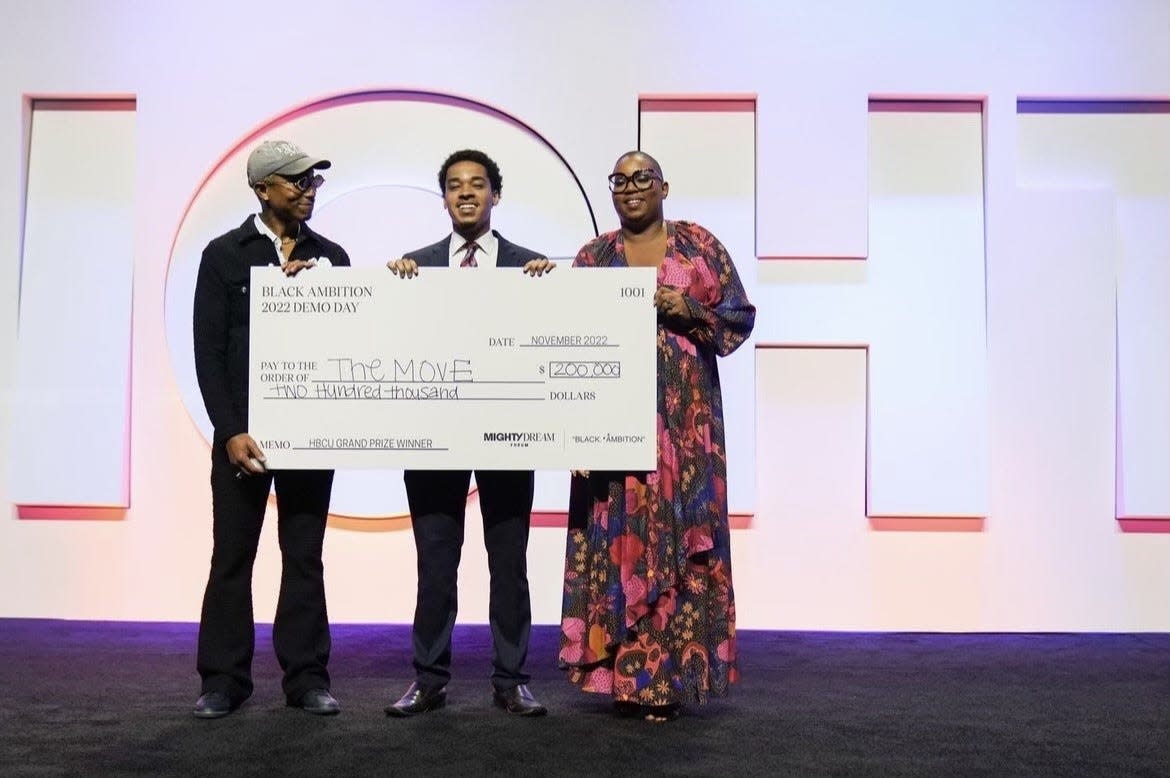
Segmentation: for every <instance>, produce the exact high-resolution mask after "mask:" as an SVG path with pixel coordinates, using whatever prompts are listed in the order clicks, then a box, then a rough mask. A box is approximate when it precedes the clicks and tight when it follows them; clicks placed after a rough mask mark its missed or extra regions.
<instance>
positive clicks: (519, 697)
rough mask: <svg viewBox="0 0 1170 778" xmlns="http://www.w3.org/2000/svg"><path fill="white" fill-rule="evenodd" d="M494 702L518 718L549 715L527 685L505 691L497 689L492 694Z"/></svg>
mask: <svg viewBox="0 0 1170 778" xmlns="http://www.w3.org/2000/svg"><path fill="white" fill-rule="evenodd" d="M492 700H493V701H494V702H495V703H496V705H497V706H499V707H501V708H503V709H504V710H506V711H508V712H509V713H515V714H516V715H517V716H543V715H544V714H546V713H548V708H546V707H544V706H543V705H541V704H540V703H539V702H537V701H536V698H535V697H533V696H532V692H530V691H528V686H526V685H525V684H520V685H519V686H513V687H512V688H511V689H505V690H503V691H500V690H499V689H496V690H495V692H493V693H492Z"/></svg>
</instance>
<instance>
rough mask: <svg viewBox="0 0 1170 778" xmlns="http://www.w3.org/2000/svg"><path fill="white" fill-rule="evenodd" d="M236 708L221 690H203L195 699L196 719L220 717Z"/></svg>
mask: <svg viewBox="0 0 1170 778" xmlns="http://www.w3.org/2000/svg"><path fill="white" fill-rule="evenodd" d="M235 709H236V706H235V705H233V704H232V701H231V700H230V699H228V696H227V695H226V694H224V693H223V692H204V693H203V694H201V695H199V699H198V700H196V701H195V710H194V711H192V713H194V714H195V718H197V719H221V718H223V717H224V716H226V715H228V714H229V713H231V712H232V711H233V710H235Z"/></svg>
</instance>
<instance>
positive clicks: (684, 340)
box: [559, 221, 755, 706]
mask: <svg viewBox="0 0 1170 778" xmlns="http://www.w3.org/2000/svg"><path fill="white" fill-rule="evenodd" d="M666 228H667V246H666V256H665V259H664V261H663V263H662V265H661V266H660V267H659V268H658V284H659V285H666V286H672V287H675V288H679V289H681V290H682V291H683V292H684V295H685V297H686V300H687V305H688V307H689V309H690V313H691V316H692V318H693V319H694V321H695V322H696V325H695V326H694V328H693V329H692V330H691V331H690V332H688V333H685V334H682V333H679V332H674V331H672V330H670V329H667V328H666V327H665V326H663V323H662V321H661V320H660V321H659V324H658V337H657V351H658V414H657V415H658V469H657V471H655V472H649V473H599V472H594V473H591V474H590V476H589V478H588V480H587V481H586V480H585V479H581V478H574V479H573V481H574V483H573V498H572V505H571V506H570V521H569V533H568V544H567V546H568V547H567V549H566V555H565V591H564V603H563V610H562V621H561V647H560V656H559V660H560V665H561V666H562V667H563V668H564V669H566V670H567V671H568V674H569V679H570V680H571V681H572V682H573V683H575V684H577V685H579V686H580V687H581V688H582V689H583V690H584V691H588V692H598V693H603V694H611V695H612V696H613V698H614V700H615V701H618V702H629V703H636V704H639V705H646V706H660V705H673V704H678V703H683V702H687V701H692V700H695V701H698V702H700V703H701V702H704V701H705V700H706V698H707V696H708V694H715V695H719V694H723V693H725V692H726V690H727V685H728V684H729V683H733V682H735V681H736V680H738V670H737V667H736V650H735V596H734V593H733V590H732V585H731V553H730V552H731V550H730V544H729V540H730V532H729V528H728V521H727V458H726V451H725V449H724V435H723V401H722V398H721V396H720V392H719V373H718V371H717V368H716V365H715V357H716V355H720V356H722V355H726V354H729V353H731V352H732V351H734V350H735V349H736V348H737V347H738V346H739V345H740V344H741V343H743V342H744V340H746V339H747V337H748V335H750V334H751V331H752V326H753V324H754V323H755V307H754V306H752V304H751V303H750V302H748V299H747V296H746V295H745V293H744V290H743V286H742V285H741V283H740V280H739V276H738V275H737V274H736V272H735V266H734V265H733V264H732V262H731V258H730V257H729V256H728V254H727V250H726V249H724V247H723V245H722V244H721V243H720V242H719V241H718V240H717V239H716V238H715V236H714V235H712V234H711V233H710V232H708V231H707V230H705V229H703V228H702V227H700V226H699V225H697V224H693V223H690V222H669V221H668V222H667V223H666ZM573 265H574V267H627V263H626V258H625V251H624V247H623V243H622V237H621V232H620V231H618V232H611V233H607V234H605V235H602V236H601V237H599V238H597V239H596V240H594V241H592V242H590V243H589V244H587V245H586V246H585V247H584V248H582V249H581V251H580V252H579V253H578V254H577V258H576V260H575V261H574V263H573Z"/></svg>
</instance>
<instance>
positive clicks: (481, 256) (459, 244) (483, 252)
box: [447, 230, 500, 267]
mask: <svg viewBox="0 0 1170 778" xmlns="http://www.w3.org/2000/svg"><path fill="white" fill-rule="evenodd" d="M475 242H476V243H478V244H479V250H478V251H476V252H475V266H476V267H495V266H496V259H497V258H498V256H499V252H500V242H499V241H498V240H496V236H495V235H493V234H492V231H491V230H488V231H487V232H485V233H484V234H483V235H480V236H479V237H478V238H476V239H475ZM466 243H467V241H466V240H464V239H463V236H462V235H458V234H456V233H454V232H453V233H451V240H450V242H449V244H448V246H447V260H448V261H447V264H448V265H450V266H451V267H459V264H460V263H461V262H463V258H464V257H465V256H466V255H467V249H465V248H463V246H464V245H465V244H466Z"/></svg>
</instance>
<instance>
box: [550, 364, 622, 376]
mask: <svg viewBox="0 0 1170 778" xmlns="http://www.w3.org/2000/svg"><path fill="white" fill-rule="evenodd" d="M540 372H541V373H545V374H546V375H548V377H549V378H621V377H622V363H621V362H590V361H584V362H549V363H548V369H547V370H546V369H545V368H544V366H543V365H542V366H541V368H540Z"/></svg>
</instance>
